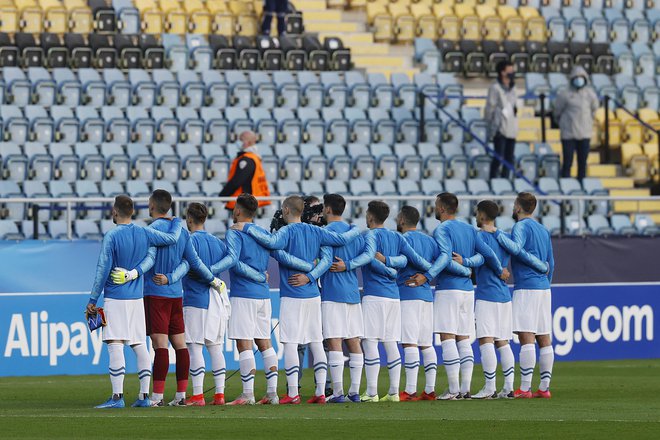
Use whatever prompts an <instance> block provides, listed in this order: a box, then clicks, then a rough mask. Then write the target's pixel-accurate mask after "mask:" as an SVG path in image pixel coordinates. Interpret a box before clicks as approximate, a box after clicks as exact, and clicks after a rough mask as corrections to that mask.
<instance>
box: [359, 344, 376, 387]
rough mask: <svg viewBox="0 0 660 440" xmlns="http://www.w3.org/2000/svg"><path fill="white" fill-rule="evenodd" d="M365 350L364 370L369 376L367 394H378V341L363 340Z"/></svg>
mask: <svg viewBox="0 0 660 440" xmlns="http://www.w3.org/2000/svg"><path fill="white" fill-rule="evenodd" d="M362 348H363V350H364V372H365V376H367V395H369V396H377V395H378V373H379V372H380V354H379V353H378V341H377V340H375V339H365V340H364V341H362Z"/></svg>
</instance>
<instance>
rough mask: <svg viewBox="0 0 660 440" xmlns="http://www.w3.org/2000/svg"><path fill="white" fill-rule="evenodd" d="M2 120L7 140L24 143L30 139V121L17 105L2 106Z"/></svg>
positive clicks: (0, 113)
mask: <svg viewBox="0 0 660 440" xmlns="http://www.w3.org/2000/svg"><path fill="white" fill-rule="evenodd" d="M0 120H2V124H3V127H2V131H3V134H4V140H5V141H12V142H15V143H17V144H23V143H25V142H27V141H28V137H29V134H30V126H29V121H28V120H27V119H26V118H25V117H24V115H23V111H22V110H21V109H20V107H18V106H17V105H2V106H0Z"/></svg>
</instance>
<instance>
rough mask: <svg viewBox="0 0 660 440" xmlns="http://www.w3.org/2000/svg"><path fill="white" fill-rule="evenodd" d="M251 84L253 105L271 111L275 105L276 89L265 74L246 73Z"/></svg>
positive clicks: (257, 72)
mask: <svg viewBox="0 0 660 440" xmlns="http://www.w3.org/2000/svg"><path fill="white" fill-rule="evenodd" d="M248 80H249V81H250V83H251V84H252V93H253V95H254V96H253V105H254V106H256V107H259V108H263V109H272V108H275V107H276V105H277V87H276V86H275V84H274V83H273V81H272V80H271V78H270V76H269V75H268V74H267V73H266V72H259V71H256V72H248Z"/></svg>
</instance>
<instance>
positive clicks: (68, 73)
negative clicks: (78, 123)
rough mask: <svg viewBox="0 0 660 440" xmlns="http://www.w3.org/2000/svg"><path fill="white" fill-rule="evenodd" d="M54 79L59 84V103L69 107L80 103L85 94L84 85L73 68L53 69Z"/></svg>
mask: <svg viewBox="0 0 660 440" xmlns="http://www.w3.org/2000/svg"><path fill="white" fill-rule="evenodd" d="M53 80H54V81H55V83H56V84H57V103H58V104H60V105H64V106H67V107H76V106H78V105H80V103H81V99H82V96H83V91H82V85H81V83H80V81H78V78H77V77H76V75H75V74H74V73H73V71H72V70H71V69H68V68H63V67H58V68H55V69H53Z"/></svg>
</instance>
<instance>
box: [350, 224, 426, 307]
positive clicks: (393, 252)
mask: <svg viewBox="0 0 660 440" xmlns="http://www.w3.org/2000/svg"><path fill="white" fill-rule="evenodd" d="M372 231H373V233H374V237H375V239H376V251H377V252H380V253H381V254H383V255H384V256H385V258H386V262H385V266H387V268H397V269H402V268H404V267H406V265H408V264H410V265H411V266H412V267H414V268H417V272H425V271H427V270H429V268H430V266H431V264H430V263H429V262H428V261H426V260H425V259H424V258H422V257H421V256H420V255H419V254H417V252H415V251H414V250H413V248H412V247H410V244H408V241H406V239H405V238H403V235H401V234H399V233H398V232H394V231H390V230H388V229H385V228H375V229H372ZM387 268H385V269H387ZM362 281H363V285H364V287H363V291H364V296H369V295H371V296H379V297H383V298H393V299H400V297H399V286H398V285H397V274H396V271H392V272H390V273H388V272H386V271H385V270H384V268H383V263H381V262H380V261H378V260H376V259H374V260H373V261H372V262H371V263H370V264H368V265H365V266H363V267H362Z"/></svg>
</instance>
